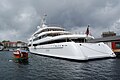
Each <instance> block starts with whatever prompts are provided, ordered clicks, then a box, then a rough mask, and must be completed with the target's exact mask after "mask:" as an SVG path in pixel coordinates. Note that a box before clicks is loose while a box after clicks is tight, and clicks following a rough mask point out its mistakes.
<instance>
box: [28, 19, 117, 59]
mask: <svg viewBox="0 0 120 80" xmlns="http://www.w3.org/2000/svg"><path fill="white" fill-rule="evenodd" d="M45 23H46V21H45V17H44V18H43V20H42V24H41V26H39V27H38V30H37V31H36V32H35V33H34V34H33V35H32V36H31V38H30V39H29V43H28V45H29V50H30V52H32V53H35V54H40V55H44V56H51V57H57V58H64V59H72V60H89V59H98V58H106V57H115V54H114V52H113V51H112V50H111V49H110V48H109V47H108V46H107V45H106V44H104V43H102V42H100V43H88V42H87V41H88V40H89V39H94V37H93V36H91V35H89V34H88V33H87V34H72V33H70V32H68V31H65V30H64V29H63V28H61V27H56V26H48V25H46V24H45ZM87 32H88V30H87Z"/></svg>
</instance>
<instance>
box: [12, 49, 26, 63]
mask: <svg viewBox="0 0 120 80" xmlns="http://www.w3.org/2000/svg"><path fill="white" fill-rule="evenodd" d="M13 55H14V59H15V61H16V62H24V61H28V51H25V50H21V49H17V50H16V51H14V52H13Z"/></svg>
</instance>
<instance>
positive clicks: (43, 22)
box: [41, 14, 47, 27]
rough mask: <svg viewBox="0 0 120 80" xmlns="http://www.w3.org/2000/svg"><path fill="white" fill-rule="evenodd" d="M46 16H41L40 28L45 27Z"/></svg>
mask: <svg viewBox="0 0 120 80" xmlns="http://www.w3.org/2000/svg"><path fill="white" fill-rule="evenodd" d="M46 16H47V15H46V14H44V15H43V17H42V18H41V27H45V26H46V19H45V18H46Z"/></svg>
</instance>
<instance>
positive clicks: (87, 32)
mask: <svg viewBox="0 0 120 80" xmlns="http://www.w3.org/2000/svg"><path fill="white" fill-rule="evenodd" d="M89 33H90V32H89V25H88V27H87V30H86V32H85V34H86V35H88V34H89Z"/></svg>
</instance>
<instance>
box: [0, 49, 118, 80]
mask: <svg viewBox="0 0 120 80" xmlns="http://www.w3.org/2000/svg"><path fill="white" fill-rule="evenodd" d="M76 79H77V80H120V59H103V60H94V61H87V62H75V61H68V60H61V59H55V58H50V57H44V56H39V55H34V54H29V62H28V63H24V64H23V63H15V62H14V61H13V55H12V52H9V51H0V80H76Z"/></svg>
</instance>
